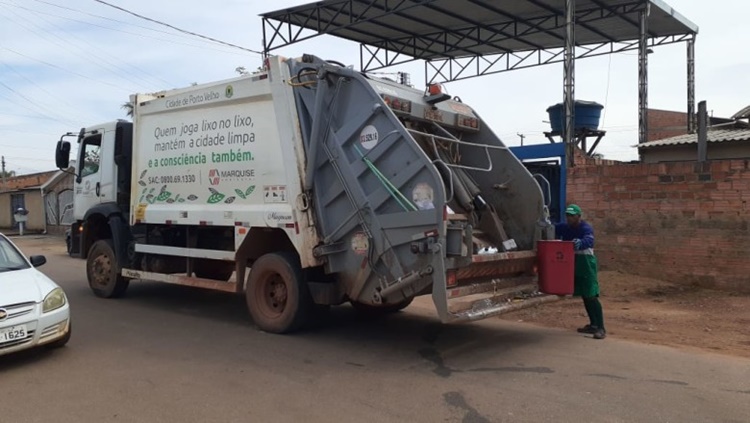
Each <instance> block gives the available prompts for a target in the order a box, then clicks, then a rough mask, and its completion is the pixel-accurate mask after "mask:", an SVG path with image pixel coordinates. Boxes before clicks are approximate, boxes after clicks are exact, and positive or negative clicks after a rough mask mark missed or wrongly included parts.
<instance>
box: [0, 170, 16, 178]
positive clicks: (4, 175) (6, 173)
mask: <svg viewBox="0 0 750 423" xmlns="http://www.w3.org/2000/svg"><path fill="white" fill-rule="evenodd" d="M14 176H16V171H15V170H4V171H3V170H0V178H12V177H14Z"/></svg>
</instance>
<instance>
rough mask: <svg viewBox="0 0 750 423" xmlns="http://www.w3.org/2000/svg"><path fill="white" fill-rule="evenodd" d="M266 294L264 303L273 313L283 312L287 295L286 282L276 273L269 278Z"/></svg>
mask: <svg viewBox="0 0 750 423" xmlns="http://www.w3.org/2000/svg"><path fill="white" fill-rule="evenodd" d="M267 294H268V295H267V296H266V304H267V305H268V307H269V308H270V310H272V311H273V312H275V313H282V312H284V308H286V300H287V296H288V295H287V290H286V284H285V283H284V281H283V280H282V279H281V278H280V277H279V276H278V275H274V277H272V278H270V280H269V283H268V290H267Z"/></svg>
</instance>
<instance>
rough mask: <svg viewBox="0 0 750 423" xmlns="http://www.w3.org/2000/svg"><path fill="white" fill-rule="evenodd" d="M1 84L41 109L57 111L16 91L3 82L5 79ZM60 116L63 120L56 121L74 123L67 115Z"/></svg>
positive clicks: (49, 111) (50, 111) (51, 111)
mask: <svg viewBox="0 0 750 423" xmlns="http://www.w3.org/2000/svg"><path fill="white" fill-rule="evenodd" d="M0 85H2V86H3V87H5V89H7V90H8V91H10V92H12V93H13V94H15V95H17V96H19V97H21V98H22V99H24V100H26V101H28V102H29V103H30V104H32V105H34V106H36V107H38V108H39V109H41V110H46V111H47V112H48V113H55V112H54V110H51V109H48V108H47V107H46V106H43V105H41V104H38V103H37V102H35V101H34V100H32V99H30V98H28V97H26V96H25V95H23V94H21V93H20V92H18V91H16V90H14V89H13V88H12V87H10V86H9V85H8V84H6V83H5V82H3V81H0ZM50 117H52V116H50ZM58 117H61V118H62V120H61V119H55V120H56V121H58V122H60V123H64V124H66V125H68V124H71V123H73V121H72V120H70V119H68V118H66V117H65V116H63V115H58Z"/></svg>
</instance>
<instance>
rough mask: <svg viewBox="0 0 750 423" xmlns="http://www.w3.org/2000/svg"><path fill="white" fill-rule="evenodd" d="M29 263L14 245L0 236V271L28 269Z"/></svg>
mask: <svg viewBox="0 0 750 423" xmlns="http://www.w3.org/2000/svg"><path fill="white" fill-rule="evenodd" d="M28 268H29V263H28V262H27V261H26V259H24V257H23V256H22V255H21V253H19V252H18V250H17V249H16V247H14V246H13V244H11V243H10V241H8V240H7V239H5V238H3V237H0V272H9V271H11V270H21V269H28Z"/></svg>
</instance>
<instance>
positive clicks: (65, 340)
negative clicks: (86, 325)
mask: <svg viewBox="0 0 750 423" xmlns="http://www.w3.org/2000/svg"><path fill="white" fill-rule="evenodd" d="M72 333H73V323H72V322H68V333H66V334H65V336H63V337H62V338H60V339H58V340H57V341H55V342H50V343H49V344H47V345H46V346H47V348H50V349H55V348H62V347H64V346H65V344H67V343H68V341H70V335H71V334H72Z"/></svg>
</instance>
